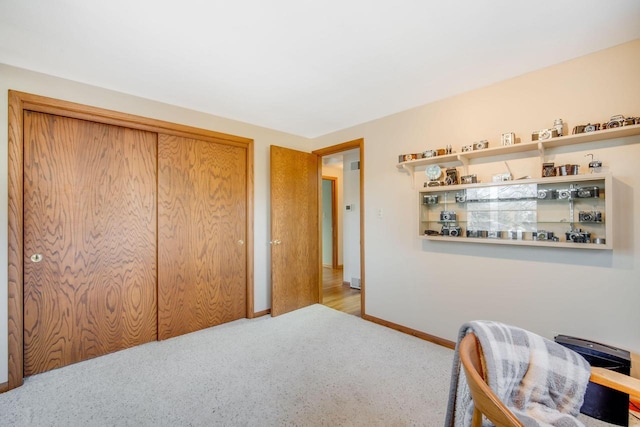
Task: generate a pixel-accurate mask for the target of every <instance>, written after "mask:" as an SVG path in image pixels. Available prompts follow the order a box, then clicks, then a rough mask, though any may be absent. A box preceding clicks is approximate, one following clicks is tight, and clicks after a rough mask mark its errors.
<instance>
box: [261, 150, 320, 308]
mask: <svg viewBox="0 0 640 427" xmlns="http://www.w3.org/2000/svg"><path fill="white" fill-rule="evenodd" d="M318 182H319V177H318V157H317V156H316V155H315V154H310V153H304V152H301V151H296V150H290V149H287V148H282V147H277V146H273V145H272V146H271V243H272V244H271V315H272V316H278V315H280V314H284V313H287V312H289V311H293V310H297V309H298V308H302V307H306V306H308V305H311V304H315V303H317V302H319V299H318V298H319V290H318V286H319V277H320V258H319V247H320V243H319V236H318V197H319V196H318Z"/></svg>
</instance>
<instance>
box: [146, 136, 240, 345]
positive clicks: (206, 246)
mask: <svg viewBox="0 0 640 427" xmlns="http://www.w3.org/2000/svg"><path fill="white" fill-rule="evenodd" d="M246 170H247V163H246V149H245V148H242V147H237V146H233V145H226V144H224V143H216V142H211V141H202V140H198V139H191V138H184V137H178V136H171V135H162V134H161V135H159V136H158V338H159V339H166V338H170V337H174V336H177V335H182V334H185V333H188V332H193V331H196V330H199V329H203V328H207V327H210V326H215V325H218V324H221V323H225V322H229V321H232V320H236V319H240V318H243V317H246V315H247V311H246V293H247V287H246V283H247V276H246V259H247V258H246V250H247V248H246V245H245V243H244V242H245V240H246V223H247V217H246V211H247V208H246V203H247V202H246V200H247V197H246Z"/></svg>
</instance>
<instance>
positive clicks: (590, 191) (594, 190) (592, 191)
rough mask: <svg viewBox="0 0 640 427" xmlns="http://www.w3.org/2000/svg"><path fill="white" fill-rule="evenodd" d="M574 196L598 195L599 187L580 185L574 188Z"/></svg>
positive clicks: (593, 196) (595, 196)
mask: <svg viewBox="0 0 640 427" xmlns="http://www.w3.org/2000/svg"><path fill="white" fill-rule="evenodd" d="M576 197H579V198H581V199H587V198H597V197H600V188H599V187H581V188H578V189H576Z"/></svg>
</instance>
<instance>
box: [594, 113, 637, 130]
mask: <svg viewBox="0 0 640 427" xmlns="http://www.w3.org/2000/svg"><path fill="white" fill-rule="evenodd" d="M635 122H636V120H635V119H634V118H633V117H627V118H625V117H624V116H623V115H622V114H617V115H615V116H611V118H610V119H609V121H608V122H607V123H606V124H603V125H602V126H603V128H605V129H611V128H619V127H620V126H629V125H633V124H635Z"/></svg>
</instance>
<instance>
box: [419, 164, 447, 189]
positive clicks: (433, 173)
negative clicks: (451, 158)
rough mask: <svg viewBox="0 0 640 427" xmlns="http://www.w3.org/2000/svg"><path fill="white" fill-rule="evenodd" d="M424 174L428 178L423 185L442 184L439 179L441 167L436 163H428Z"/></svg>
mask: <svg viewBox="0 0 640 427" xmlns="http://www.w3.org/2000/svg"><path fill="white" fill-rule="evenodd" d="M424 173H425V175H427V178H428V179H429V181H428V182H425V184H424V185H425V187H437V186H440V185H444V182H443V181H439V179H440V177H441V176H442V169H441V168H440V166H438V165H429V166H427V168H426V169H425V171H424Z"/></svg>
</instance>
